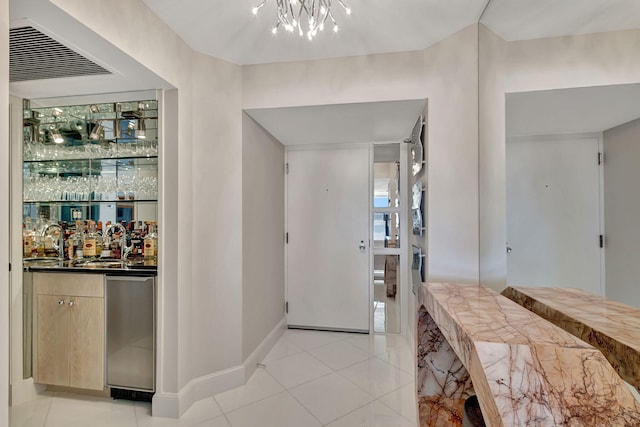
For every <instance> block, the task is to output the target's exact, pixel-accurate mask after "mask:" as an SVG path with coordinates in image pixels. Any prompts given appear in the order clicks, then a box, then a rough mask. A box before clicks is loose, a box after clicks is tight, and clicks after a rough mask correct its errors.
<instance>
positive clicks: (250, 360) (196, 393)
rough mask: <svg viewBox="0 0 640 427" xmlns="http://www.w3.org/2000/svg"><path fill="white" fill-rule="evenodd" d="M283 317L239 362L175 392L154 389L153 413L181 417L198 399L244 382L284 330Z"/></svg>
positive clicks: (199, 378) (204, 376)
mask: <svg viewBox="0 0 640 427" xmlns="http://www.w3.org/2000/svg"><path fill="white" fill-rule="evenodd" d="M285 324H286V323H285V319H284V318H283V319H282V320H280V321H279V322H278V324H277V325H276V326H275V328H273V329H272V330H271V332H269V334H268V335H267V336H266V337H265V338H264V339H263V340H262V342H261V343H260V345H258V347H257V348H256V349H255V350H254V351H253V353H251V355H249V357H247V359H246V360H245V361H244V363H243V364H242V365H238V366H234V367H232V368H229V369H224V370H222V371H218V372H214V373H212V374H208V375H203V376H201V377H198V378H194V379H192V380H191V381H189V382H188V383H187V385H185V386H184V387H182V389H181V390H180V391H179V392H178V393H161V392H159V393H156V394H155V395H154V396H153V406H152V407H153V412H152V415H153V416H154V417H167V418H180V416H182V414H184V413H185V412H186V411H187V409H189V408H190V407H191V405H193V404H194V403H195V402H197V401H198V400H202V399H205V398H207V397H211V396H213V395H215V394H218V393H222V392H223V391H227V390H230V389H232V388H235V387H239V386H241V385H244V384H246V382H247V380H248V379H249V378H250V377H251V375H252V374H253V372H254V371H255V369H256V367H257V366H256V364H257V363H258V362H259V361H261V360H262V359H264V357H265V356H266V355H267V353H269V351H270V350H271V349H272V348H273V346H274V345H275V343H276V342H277V341H278V339H280V337H281V335H282V334H283V333H284V330H285Z"/></svg>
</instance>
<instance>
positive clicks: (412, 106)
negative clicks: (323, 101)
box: [245, 99, 426, 145]
mask: <svg viewBox="0 0 640 427" xmlns="http://www.w3.org/2000/svg"><path fill="white" fill-rule="evenodd" d="M425 105H426V100H424V99H413V100H405V101H386V102H362V103H355V104H335V105H319V106H308V107H287V108H259V109H249V110H245V111H246V113H247V114H249V116H251V118H253V119H254V120H255V121H256V122H258V123H259V124H260V126H262V127H263V128H265V129H266V130H267V131H268V132H269V133H271V135H273V136H274V137H275V138H276V139H277V140H278V141H280V142H281V143H282V144H284V145H313V144H326V143H334V144H340V143H363V142H401V141H403V140H404V139H405V138H407V137H409V136H410V135H411V131H412V130H413V126H414V125H415V123H416V121H417V120H418V117H419V116H420V115H421V114H422V112H423V111H424V107H425Z"/></svg>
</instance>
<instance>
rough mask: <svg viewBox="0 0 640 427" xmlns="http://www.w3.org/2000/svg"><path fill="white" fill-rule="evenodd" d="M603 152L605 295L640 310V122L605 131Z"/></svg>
mask: <svg viewBox="0 0 640 427" xmlns="http://www.w3.org/2000/svg"><path fill="white" fill-rule="evenodd" d="M603 148H604V150H603V151H604V153H605V164H604V168H603V171H604V220H605V225H604V229H605V231H606V236H607V240H606V241H607V244H606V251H605V256H606V260H605V263H606V264H605V274H606V278H605V285H606V289H605V295H606V296H607V298H611V299H613V300H616V301H621V302H623V303H625V304H629V305H632V306H635V307H640V293H638V289H637V285H636V284H637V283H638V278H639V277H640V264H639V263H638V254H640V227H639V226H638V218H640V194H639V193H638V191H636V186H637V185H638V182H640V168H638V159H639V158H640V119H638V120H634V121H632V122H629V123H625V124H623V125H621V126H617V127H615V128H613V129H609V130H607V131H605V132H604V134H603Z"/></svg>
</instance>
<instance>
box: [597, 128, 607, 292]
mask: <svg viewBox="0 0 640 427" xmlns="http://www.w3.org/2000/svg"><path fill="white" fill-rule="evenodd" d="M598 153H602V163H601V164H599V165H598V179H599V182H598V196H599V202H600V215H599V216H600V234H602V235H603V236H604V245H603V246H604V247H603V248H602V249H601V250H600V295H601V296H603V297H604V296H606V295H607V272H606V271H605V268H606V265H607V264H606V258H607V233H606V231H607V230H605V228H604V226H605V222H604V162H605V159H604V132H600V134H598Z"/></svg>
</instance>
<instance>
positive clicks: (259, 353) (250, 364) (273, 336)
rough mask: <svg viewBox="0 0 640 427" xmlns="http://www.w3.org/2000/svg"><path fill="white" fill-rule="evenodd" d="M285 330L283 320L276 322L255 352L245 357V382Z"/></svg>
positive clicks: (284, 320) (285, 326) (285, 325)
mask: <svg viewBox="0 0 640 427" xmlns="http://www.w3.org/2000/svg"><path fill="white" fill-rule="evenodd" d="M286 329H287V322H286V319H285V318H282V320H281V321H279V322H278V324H277V325H276V327H275V328H273V329H272V330H271V332H269V335H267V336H266V337H265V338H264V339H263V340H262V342H261V343H260V345H258V347H256V349H255V350H253V352H252V353H251V354H250V355H249V357H247V359H246V360H245V361H244V364H243V365H244V374H245V381H249V378H251V375H253V373H254V372H255V371H256V368H257V367H258V363H260V362H262V360H264V358H265V357H266V356H267V354H268V353H269V351H271V349H272V348H273V346H274V345H275V344H276V343H277V342H278V340H279V339H280V337H281V336H282V334H283V333H284V331H286Z"/></svg>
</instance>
